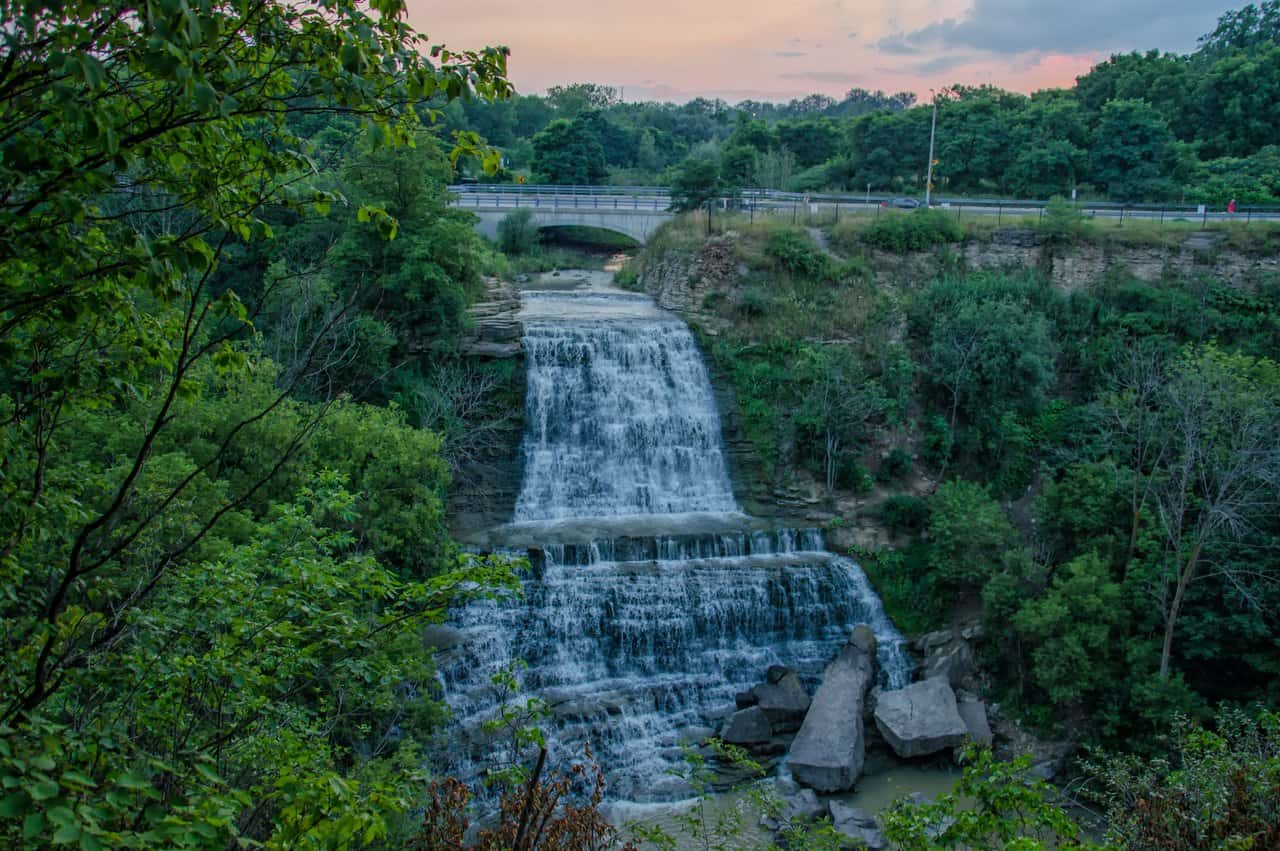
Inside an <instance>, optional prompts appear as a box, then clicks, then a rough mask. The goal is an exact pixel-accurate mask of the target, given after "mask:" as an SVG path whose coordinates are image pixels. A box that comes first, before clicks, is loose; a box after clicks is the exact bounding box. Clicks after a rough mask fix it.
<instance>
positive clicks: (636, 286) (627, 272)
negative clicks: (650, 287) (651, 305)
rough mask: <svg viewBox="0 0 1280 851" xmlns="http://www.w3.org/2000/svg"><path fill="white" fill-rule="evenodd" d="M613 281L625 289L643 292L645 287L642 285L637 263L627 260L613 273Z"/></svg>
mask: <svg viewBox="0 0 1280 851" xmlns="http://www.w3.org/2000/svg"><path fill="white" fill-rule="evenodd" d="M613 282H614V283H615V284H617V285H618V286H620V287H622V288H623V289H624V290H631V291H632V292H642V291H643V290H644V287H642V286H641V285H640V273H639V272H638V271H636V267H635V264H634V263H632V262H631V261H627V262H626V263H623V264H622V268H621V269H619V270H618V271H616V272H614V273H613Z"/></svg>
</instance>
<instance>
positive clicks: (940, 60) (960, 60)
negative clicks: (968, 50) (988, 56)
mask: <svg viewBox="0 0 1280 851" xmlns="http://www.w3.org/2000/svg"><path fill="white" fill-rule="evenodd" d="M975 59H976V57H973V56H964V55H957V56H939V57H937V58H934V59H930V60H928V61H927V62H917V63H915V64H913V65H912V66H911V70H912V71H914V72H915V73H917V74H927V75H933V74H945V73H947V72H948V71H954V70H955V69H956V68H959V67H960V66H962V65H968V64H970V63H972V62H974V61H975Z"/></svg>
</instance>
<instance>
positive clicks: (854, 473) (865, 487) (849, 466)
mask: <svg viewBox="0 0 1280 851" xmlns="http://www.w3.org/2000/svg"><path fill="white" fill-rule="evenodd" d="M836 464H837V466H836V485H837V486H839V487H841V488H844V489H846V490H851V491H853V492H854V493H867V492H868V491H870V490H871V489H872V488H873V487H875V484H876V480H875V478H873V477H872V475H871V471H870V470H868V469H867V468H866V467H864V466H862V465H861V464H859V463H858V456H857V454H855V453H853V452H842V453H841V454H840V458H839V459H838V461H837V462H836Z"/></svg>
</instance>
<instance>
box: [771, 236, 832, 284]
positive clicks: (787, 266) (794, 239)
mask: <svg viewBox="0 0 1280 851" xmlns="http://www.w3.org/2000/svg"><path fill="white" fill-rule="evenodd" d="M764 253H765V254H766V255H767V256H768V257H769V258H770V259H771V260H773V262H774V263H776V264H777V266H778V268H780V269H782V270H784V271H787V272H790V273H791V274H793V275H799V276H800V277H803V278H825V277H827V275H828V273H829V271H830V261H829V260H828V258H827V255H825V254H823V253H822V251H820V250H819V249H818V247H817V246H816V245H814V244H813V240H811V239H809V237H808V236H807V235H805V234H803V233H800V232H799V231H795V230H780V231H774V232H773V233H771V234H769V240H768V242H766V243H765V246H764Z"/></svg>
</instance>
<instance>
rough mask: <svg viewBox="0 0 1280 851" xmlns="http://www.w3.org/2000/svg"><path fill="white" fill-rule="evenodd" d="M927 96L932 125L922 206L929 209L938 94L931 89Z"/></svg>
mask: <svg viewBox="0 0 1280 851" xmlns="http://www.w3.org/2000/svg"><path fill="white" fill-rule="evenodd" d="M929 94H931V95H933V123H932V124H930V125H929V168H928V169H927V170H926V172H925V174H926V177H925V181H924V206H925V209H926V210H927V209H928V208H929V198H930V196H932V194H933V139H934V136H936V135H937V134H938V93H937V92H935V91H934V90H933V89H929Z"/></svg>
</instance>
